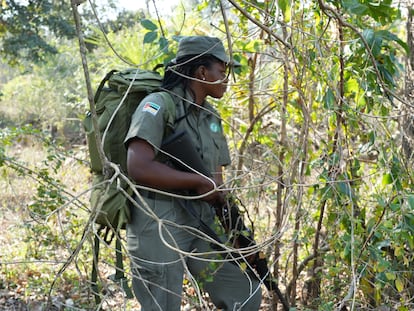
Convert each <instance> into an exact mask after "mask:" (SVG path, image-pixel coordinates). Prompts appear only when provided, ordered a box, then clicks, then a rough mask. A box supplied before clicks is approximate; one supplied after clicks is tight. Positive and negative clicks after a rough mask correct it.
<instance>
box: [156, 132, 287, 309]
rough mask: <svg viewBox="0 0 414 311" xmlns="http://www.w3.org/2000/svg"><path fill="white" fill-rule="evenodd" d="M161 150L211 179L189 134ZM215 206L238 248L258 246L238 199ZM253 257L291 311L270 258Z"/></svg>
mask: <svg viewBox="0 0 414 311" xmlns="http://www.w3.org/2000/svg"><path fill="white" fill-rule="evenodd" d="M161 150H162V151H164V152H166V153H167V154H169V155H171V156H173V157H171V160H172V162H173V163H174V165H175V166H176V167H177V168H178V169H180V170H183V171H188V172H192V170H191V168H192V169H194V170H195V171H197V172H200V173H202V174H203V175H205V176H207V177H211V173H210V172H209V171H208V170H207V169H206V168H205V166H204V164H203V161H202V159H201V157H200V155H199V154H198V152H197V151H196V150H195V147H194V145H193V143H192V141H191V139H190V138H189V137H188V134H187V133H186V132H185V131H181V132H175V133H173V134H172V135H170V136H169V137H168V138H167V139H166V140H164V141H163V143H162V146H161ZM177 159H179V161H178V160H177ZM183 163H184V164H183ZM190 167H191V168H190ZM214 207H215V209H216V215H217V217H218V218H219V219H220V222H221V224H222V226H223V227H224V229H225V231H226V232H227V233H228V234H230V235H231V236H233V243H234V244H235V245H238V247H240V248H246V247H251V246H254V245H256V242H255V241H254V237H253V233H252V232H251V230H250V229H249V228H247V227H246V225H245V224H244V221H243V217H242V215H241V214H240V210H239V207H238V204H237V202H236V201H235V200H234V199H230V200H228V201H227V203H226V204H224V206H214ZM220 242H221V241H220ZM253 256H254V257H253V260H251V261H250V262H251V265H252V267H253V268H254V269H255V270H256V272H257V274H258V275H259V277H260V279H261V280H262V281H263V284H264V285H265V286H266V288H267V289H268V290H270V291H274V292H275V293H276V295H277V296H278V298H279V300H280V302H281V303H282V305H283V309H284V310H285V311H289V304H288V303H287V300H286V298H285V296H284V295H283V294H282V292H281V291H280V289H279V287H278V286H277V283H276V282H275V281H274V280H272V277H271V274H270V271H269V268H268V263H267V259H266V257H265V256H264V254H263V253H262V252H258V253H255V254H254V255H253Z"/></svg>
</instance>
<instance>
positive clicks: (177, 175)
mask: <svg viewBox="0 0 414 311" xmlns="http://www.w3.org/2000/svg"><path fill="white" fill-rule="evenodd" d="M129 176H130V177H131V178H132V179H133V180H134V181H135V182H136V183H137V184H139V185H143V186H147V187H151V188H156V189H161V190H194V191H197V190H198V189H200V188H210V189H213V188H214V185H213V183H212V182H211V181H210V180H208V179H207V178H205V177H204V176H201V175H198V174H195V173H188V172H183V171H178V170H176V169H173V168H171V167H169V166H167V165H165V164H163V163H160V162H157V161H150V162H147V163H146V165H145V167H141V168H139V167H136V168H130V169H129Z"/></svg>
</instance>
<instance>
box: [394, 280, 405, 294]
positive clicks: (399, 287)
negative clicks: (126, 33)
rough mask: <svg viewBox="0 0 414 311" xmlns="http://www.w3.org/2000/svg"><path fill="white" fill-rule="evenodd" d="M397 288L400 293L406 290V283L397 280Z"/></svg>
mask: <svg viewBox="0 0 414 311" xmlns="http://www.w3.org/2000/svg"><path fill="white" fill-rule="evenodd" d="M395 288H396V289H397V291H398V292H400V293H401V292H402V291H403V290H404V282H403V281H402V280H401V279H400V278H396V280H395Z"/></svg>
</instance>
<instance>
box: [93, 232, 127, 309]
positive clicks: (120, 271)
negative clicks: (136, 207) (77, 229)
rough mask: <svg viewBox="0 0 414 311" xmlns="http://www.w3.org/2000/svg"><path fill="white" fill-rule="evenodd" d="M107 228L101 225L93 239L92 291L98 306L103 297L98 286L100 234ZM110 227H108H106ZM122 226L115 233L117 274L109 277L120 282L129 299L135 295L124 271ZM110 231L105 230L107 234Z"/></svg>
mask: <svg viewBox="0 0 414 311" xmlns="http://www.w3.org/2000/svg"><path fill="white" fill-rule="evenodd" d="M103 229H105V226H104V225H101V226H100V228H99V229H98V232H97V233H96V234H95V238H94V240H93V262H92V272H91V289H92V293H93V295H94V296H95V303H96V305H97V306H98V305H99V304H100V303H101V297H100V295H99V287H98V260H99V249H100V237H99V235H100V234H101V232H102V231H103ZM106 229H108V228H106ZM119 230H120V228H118V229H117V230H116V232H115V233H114V234H115V254H116V255H115V256H116V263H115V274H113V275H110V276H109V277H108V278H109V279H110V280H112V281H114V282H116V283H118V284H119V285H120V286H121V288H122V290H123V291H124V293H125V297H126V298H127V299H131V298H133V297H134V295H133V294H132V290H131V288H130V287H129V285H128V279H127V278H126V276H125V273H124V262H123V256H122V241H121V237H120V236H119V232H120V231H119ZM107 234H108V232H105V236H106V235H107Z"/></svg>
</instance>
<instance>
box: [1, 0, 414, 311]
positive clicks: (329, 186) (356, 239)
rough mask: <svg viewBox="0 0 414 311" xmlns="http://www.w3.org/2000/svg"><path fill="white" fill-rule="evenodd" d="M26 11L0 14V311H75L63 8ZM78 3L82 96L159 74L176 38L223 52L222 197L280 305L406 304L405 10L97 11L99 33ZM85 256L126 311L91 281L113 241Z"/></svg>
mask: <svg viewBox="0 0 414 311" xmlns="http://www.w3.org/2000/svg"><path fill="white" fill-rule="evenodd" d="M35 2H36V1H34V2H33V1H28V3H29V4H24V3H23V2H22V3H21V4H16V3H15V2H14V1H9V0H6V1H2V2H0V9H1V12H2V14H1V16H0V21H1V23H0V46H1V49H0V52H1V55H2V56H3V62H2V64H0V68H1V72H2V73H7V75H4V76H3V75H2V77H1V80H0V115H1V118H0V172H1V179H0V189H1V194H0V202H1V204H0V219H1V225H2V228H3V230H2V233H1V234H0V247H1V248H2V251H1V252H0V267H1V269H0V306H1V307H3V306H4V307H5V309H7V307H10V306H11V307H13V306H14V307H16V306H17V304H18V303H23V302H24V303H26V304H29V306H32V307H33V309H34V308H35V307H36V306H39V305H41V306H43V308H44V309H47V307H48V305H47V303H49V307H51V306H52V305H54V306H55V307H58V308H60V309H61V310H72V309H73V310H79V309H84V310H88V309H93V308H94V301H93V295H92V293H91V292H90V286H89V283H88V281H89V277H90V269H91V267H92V256H91V240H92V238H93V232H94V230H96V228H94V227H93V225H92V224H90V223H89V221H88V209H89V205H88V196H89V190H90V189H89V187H90V173H89V169H88V163H87V161H88V155H87V149H86V142H85V135H84V133H83V129H82V126H81V119H82V118H83V116H84V114H85V113H86V111H87V110H88V107H89V102H88V97H87V88H86V83H85V78H84V72H83V68H82V62H81V54H80V52H79V47H78V40H77V36H76V32H75V28H74V17H73V14H72V11H71V9H70V7H69V5H68V3H66V2H65V1H62V3H61V5H57V6H50V5H49V4H51V3H52V2H51V1H41V2H42V5H35V4H34V3H35ZM58 2H59V1H58ZM64 2H65V3H64ZM111 2H114V3H116V1H111ZM36 3H37V2H36ZM155 3H158V1H155ZM407 5H408V4H407ZM78 8H79V9H80V10H81V9H82V12H83V13H82V21H83V23H82V27H83V28H82V32H83V35H84V36H85V40H86V44H87V51H86V57H87V61H88V70H89V74H90V77H91V80H92V81H91V84H92V86H93V87H94V88H95V87H96V86H97V84H98V83H99V81H100V79H101V78H102V77H103V76H104V75H105V73H106V72H107V71H109V70H111V69H114V68H117V69H123V68H126V67H131V66H139V67H143V68H146V69H152V68H153V67H155V65H157V64H160V63H161V64H162V63H165V62H167V61H168V60H170V59H171V58H172V57H173V52H174V51H175V47H176V36H180V35H189V34H207V35H214V36H218V37H220V38H222V39H223V40H224V41H223V42H225V44H226V45H228V41H227V40H228V38H229V39H230V40H231V43H232V45H231V51H232V53H233V54H234V55H233V56H234V58H236V59H237V60H238V61H239V62H240V63H242V64H243V67H242V68H241V69H240V70H238V71H237V72H235V73H234V75H232V76H231V86H230V88H229V89H230V91H229V92H228V94H227V95H226V98H225V99H224V100H223V101H222V102H220V103H217V107H218V109H219V110H220V112H221V113H222V116H223V118H224V124H225V130H226V134H227V136H228V138H229V143H230V146H231V149H232V153H233V154H232V156H233V163H232V165H231V167H230V168H229V169H228V170H227V172H226V173H227V180H228V182H229V184H228V186H229V187H233V188H235V193H236V194H237V195H238V196H239V197H240V198H241V200H242V201H243V202H244V205H245V206H246V207H247V210H248V213H247V214H248V216H249V217H248V218H249V219H251V220H252V224H253V225H254V229H255V235H256V237H257V241H258V243H259V245H260V246H262V248H263V250H264V251H265V252H266V254H267V255H268V256H269V260H270V263H271V265H272V269H271V270H272V272H273V275H274V277H275V278H277V279H278V282H279V285H280V288H281V289H282V290H283V292H284V293H286V296H287V297H288V300H289V302H290V305H291V306H292V308H296V309H294V310H326V311H328V310H341V308H342V307H347V310H373V309H375V308H379V307H381V306H382V307H385V306H389V307H391V308H393V310H400V311H404V310H412V309H413V308H414V306H413V302H412V301H413V295H414V285H413V282H414V274H413V271H414V266H413V254H414V194H413V189H414V185H413V176H412V159H411V158H412V150H413V148H414V143H412V142H413V141H414V140H413V139H414V137H413V136H414V134H413V133H414V130H412V128H413V126H412V125H411V123H412V121H411V116H412V109H413V108H412V107H413V106H412V102H411V101H410V98H411V97H410V94H412V92H413V91H414V90H413V85H414V81H413V80H412V77H413V75H412V72H411V70H412V69H411V66H406V64H412V62H413V60H412V59H410V57H411V58H412V57H413V56H411V54H410V47H411V46H412V43H413V42H412V39H413V38H412V34H411V33H410V26H411V27H412V23H413V22H412V16H411V13H412V9H413V8H412V7H403V6H402V4H401V3H400V2H397V1H391V0H386V1H371V2H369V1H362V0H346V1H289V0H278V1H251V2H241V1H233V0H231V1H228V2H223V9H221V8H220V2H212V1H195V0H194V1H189V2H188V5H185V6H183V7H178V8H177V9H176V10H174V14H173V13H172V12H168V13H170V14H173V15H172V16H170V15H167V13H166V12H162V11H158V13H159V18H158V16H157V15H155V14H150V13H148V12H146V11H145V10H142V11H139V12H119V15H118V16H117V18H115V19H114V20H105V19H104V18H103V16H104V14H103V12H105V10H106V9H108V7H103V8H98V16H100V17H101V18H102V21H101V22H102V23H101V25H102V28H101V27H100V26H99V23H98V22H97V20H96V18H95V16H94V15H93V14H92V13H93V12H92V11H91V9H90V7H89V3H88V2H85V3H83V4H81V5H79V7H78ZM28 21H29V22H28ZM407 23H408V26H409V27H407ZM10 25H13V27H11V26H10ZM102 29H104V30H105V33H106V35H105V36H104V35H103V32H102ZM24 34H26V35H27V36H28V37H24V36H23V35H24ZM226 34H228V37H227V36H226ZM29 39H30V40H29ZM25 40H26V41H25ZM27 40H29V41H27ZM22 42H27V44H22ZM233 78H234V79H233ZM246 217H247V215H246ZM4 250H7V251H4ZM102 252H103V254H101V258H105V259H104V262H102V263H101V266H100V272H101V276H102V278H103V282H104V283H106V284H107V285H106V287H105V288H104V290H103V292H102V295H103V296H102V298H103V299H102V301H103V307H104V309H107V310H121V309H133V308H134V307H136V302H134V301H125V300H124V299H123V297H122V294H121V293H120V290H119V288H118V287H117V286H116V285H114V284H112V283H111V281H109V280H107V279H106V277H107V276H108V275H109V274H111V273H113V271H112V270H113V269H112V267H113V265H114V260H115V259H114V258H112V257H113V245H111V246H108V247H104V248H103V249H102ZM185 289H186V291H185V292H186V297H185V301H186V302H187V303H189V304H190V305H191V306H194V307H195V306H196V305H197V304H198V303H197V298H198V297H197V295H196V294H195V292H194V289H192V288H191V286H190V285H188V284H185ZM13 299H14V300H13ZM264 301H265V302H266V303H267V305H272V304H277V301H275V300H271V299H270V298H269V297H267V296H266V297H265V299H264ZM36 304H38V305H36ZM263 310H272V309H271V308H270V307H266V305H265V304H264V306H263Z"/></svg>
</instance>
